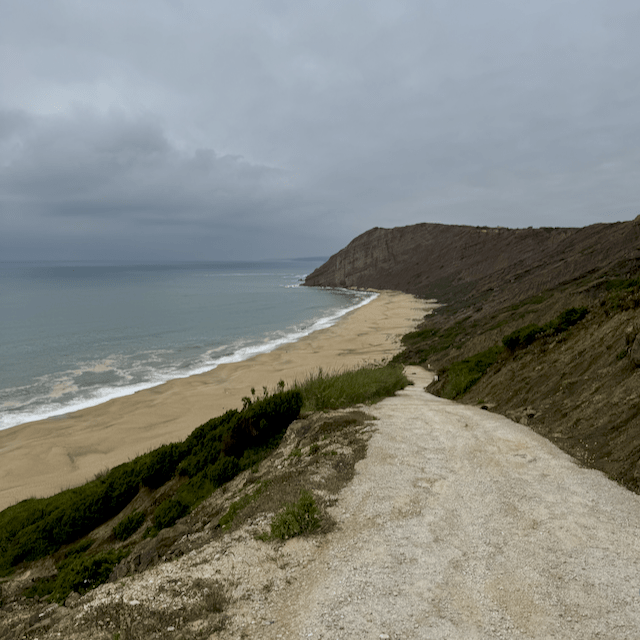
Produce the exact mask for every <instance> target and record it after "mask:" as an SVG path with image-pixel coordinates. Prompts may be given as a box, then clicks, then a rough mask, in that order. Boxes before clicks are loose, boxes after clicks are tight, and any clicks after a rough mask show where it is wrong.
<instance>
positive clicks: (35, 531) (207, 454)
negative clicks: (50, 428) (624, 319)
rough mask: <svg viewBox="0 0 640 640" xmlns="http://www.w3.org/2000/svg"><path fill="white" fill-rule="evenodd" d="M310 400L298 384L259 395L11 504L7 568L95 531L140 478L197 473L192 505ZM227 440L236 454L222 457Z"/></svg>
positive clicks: (1, 556)
mask: <svg viewBox="0 0 640 640" xmlns="http://www.w3.org/2000/svg"><path fill="white" fill-rule="evenodd" d="M302 402H303V400H302V395H301V393H300V391H298V390H291V391H286V392H281V393H277V394H274V395H272V396H268V397H264V398H262V399H260V400H256V401H254V402H251V403H250V405H249V406H247V407H246V408H245V410H243V411H242V412H239V411H235V410H233V411H228V412H227V413H225V414H224V415H222V416H220V417H218V418H215V419H213V420H210V421H208V422H206V423H205V424H204V425H201V426H200V427H198V428H196V429H195V430H194V431H193V433H192V434H191V435H190V436H189V437H188V438H187V439H186V440H185V441H184V442H182V443H174V444H169V445H164V446H162V447H159V448H158V449H155V450H153V451H151V452H149V453H146V454H144V455H141V456H138V457H137V458H134V459H133V460H131V461H130V462H126V463H124V464H121V465H118V466H117V467H114V468H113V469H111V470H110V471H108V472H106V473H104V474H102V475H101V476H100V477H98V478H96V479H94V480H92V481H91V482H88V483H87V484H84V485H82V486H80V487H76V488H74V489H69V490H67V491H63V492H61V493H58V494H56V495H54V496H52V497H50V498H43V499H32V500H25V501H23V502H21V503H19V504H17V505H14V506H13V507H9V508H8V509H5V510H4V511H3V512H2V513H0V575H6V574H8V573H10V572H11V570H12V568H13V567H15V566H16V565H18V564H20V563H21V562H26V561H32V560H37V559H38V558H42V557H44V556H46V555H48V554H50V553H54V552H55V551H57V550H58V549H60V547H62V546H63V545H65V544H69V543H71V542H73V541H75V540H78V539H79V538H81V537H83V536H85V535H87V534H88V533H90V532H91V531H92V530H93V529H95V528H96V527H98V526H100V525H102V524H103V523H105V522H106V521H108V520H110V519H111V518H113V517H115V516H116V515H117V514H118V513H120V511H122V509H124V507H126V505H127V504H129V502H130V501H131V500H132V499H133V498H134V497H135V496H136V495H137V493H138V491H139V489H140V486H147V487H149V488H151V489H154V488H157V487H159V486H161V485H162V484H164V483H165V482H167V481H168V480H170V479H171V478H172V477H174V476H175V475H176V473H180V474H182V475H185V476H187V477H189V478H190V480H189V483H192V485H193V486H190V487H189V486H188V487H184V485H183V487H181V491H182V494H183V496H182V499H180V500H179V501H178V502H179V504H181V505H187V506H186V510H188V509H189V508H190V507H192V506H193V505H194V504H195V503H196V502H197V501H199V500H202V499H204V498H205V497H206V496H207V495H209V494H210V493H211V492H212V491H213V490H214V489H215V488H216V487H218V486H220V484H221V483H223V482H225V481H227V480H229V479H231V477H233V474H234V473H238V472H239V471H242V470H244V469H245V468H250V467H251V466H253V465H254V464H256V463H257V462H259V461H260V460H261V459H263V458H264V456H265V455H266V452H267V450H268V449H269V448H270V447H274V446H277V445H278V444H279V442H280V438H281V437H282V435H283V434H284V431H285V430H286V428H287V427H288V426H289V424H290V423H291V422H292V421H293V420H294V419H295V418H297V417H298V415H299V413H300V408H301V406H302ZM225 446H226V447H227V450H228V451H229V452H233V454H234V455H227V459H225V458H223V459H222V461H221V462H219V460H220V457H221V455H222V454H223V453H224V448H225ZM216 465H218V466H217V467H216ZM209 467H213V469H212V470H211V474H210V475H211V478H206V477H203V476H200V475H199V474H201V473H204V472H205V471H206V470H208V469H209ZM204 475H206V474H204ZM189 483H187V484H189ZM186 496H189V498H190V499H186ZM168 508H169V507H168V506H167V507H164V509H168ZM172 509H173V511H172V512H171V513H172V514H173V513H174V512H178V511H180V510H181V509H182V515H184V514H185V512H184V509H185V507H184V506H183V507H179V508H178V507H176V506H175V505H173V507H172ZM169 515H170V514H169V512H167V513H166V514H164V513H163V512H162V511H161V512H160V517H159V518H158V519H157V521H156V522H154V526H155V528H156V529H158V530H159V528H162V526H169V525H167V524H166V523H167V522H170V521H171V517H173V516H171V517H166V516H169ZM178 517H181V516H178ZM176 519H177V518H176ZM174 522H175V520H174Z"/></svg>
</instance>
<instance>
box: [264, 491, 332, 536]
mask: <svg viewBox="0 0 640 640" xmlns="http://www.w3.org/2000/svg"><path fill="white" fill-rule="evenodd" d="M319 527H320V511H319V509H318V506H317V505H316V501H315V499H314V497H313V494H312V493H311V492H310V491H308V490H307V489H303V490H302V491H301V492H300V497H299V498H298V500H297V501H296V502H293V503H290V504H287V505H286V506H285V508H284V509H283V510H282V511H281V512H280V513H278V514H276V515H275V516H274V517H273V519H272V521H271V535H270V536H269V537H270V538H271V539H279V540H288V539H289V538H294V537H295V536H301V535H305V534H308V533H312V532H313V531H316V530H317V529H318V528H319Z"/></svg>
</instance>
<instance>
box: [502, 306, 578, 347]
mask: <svg viewBox="0 0 640 640" xmlns="http://www.w3.org/2000/svg"><path fill="white" fill-rule="evenodd" d="M587 313H589V309H587V307H571V308H570V309H565V310H564V311H563V312H562V313H560V314H559V315H558V316H556V317H555V318H554V319H553V320H550V321H549V322H547V323H546V324H544V325H542V326H540V325H537V324H528V325H526V326H524V327H520V328H519V329H516V330H515V331H512V332H511V333H510V334H508V335H506V336H504V338H502V344H503V345H504V346H505V347H506V348H507V349H508V350H509V351H510V352H511V353H514V352H515V351H517V350H518V349H524V348H526V347H528V346H529V345H531V344H533V343H534V342H535V341H536V340H537V339H538V338H539V337H541V336H557V335H560V334H561V333H564V332H565V331H568V330H569V329H570V328H571V327H573V326H574V325H575V324H577V323H578V322H580V320H583V319H584V318H585V316H586V315H587Z"/></svg>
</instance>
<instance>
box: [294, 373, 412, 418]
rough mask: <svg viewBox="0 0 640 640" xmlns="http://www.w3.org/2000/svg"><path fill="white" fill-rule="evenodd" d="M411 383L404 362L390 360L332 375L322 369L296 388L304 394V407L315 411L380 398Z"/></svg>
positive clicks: (306, 410) (369, 401) (308, 410)
mask: <svg viewBox="0 0 640 640" xmlns="http://www.w3.org/2000/svg"><path fill="white" fill-rule="evenodd" d="M407 384H408V381H407V378H406V376H405V375H404V373H403V370H402V366H401V365H400V364H397V363H387V364H385V365H383V366H367V367H363V368H361V369H353V370H350V371H343V372H339V373H333V374H329V375H327V374H325V373H324V372H323V371H322V369H319V370H318V372H317V373H316V374H313V375H310V376H309V377H308V378H307V379H306V380H304V381H303V382H297V383H296V385H295V388H296V389H298V390H299V391H300V392H301V393H302V396H303V398H304V404H303V406H302V410H303V411H304V412H312V411H328V410H333V409H341V408H344V407H349V406H353V405H355V404H364V403H374V402H378V401H379V400H382V399H383V398H387V397H388V396H392V395H393V394H394V393H395V392H396V391H399V390H400V389H404V387H406V386H407Z"/></svg>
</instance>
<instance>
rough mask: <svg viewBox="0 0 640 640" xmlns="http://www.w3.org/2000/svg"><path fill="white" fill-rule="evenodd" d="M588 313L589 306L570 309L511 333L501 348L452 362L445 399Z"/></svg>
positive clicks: (443, 388) (444, 385)
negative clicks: (546, 320) (500, 363)
mask: <svg viewBox="0 0 640 640" xmlns="http://www.w3.org/2000/svg"><path fill="white" fill-rule="evenodd" d="M588 312H589V310H588V309H587V307H571V308H569V309H566V310H565V311H563V312H562V313H560V314H558V315H557V316H556V317H555V318H554V319H553V320H550V321H549V322H547V323H545V324H543V325H538V324H527V325H525V326H523V327H520V328H519V329H516V330H515V331H512V332H511V333H509V334H508V335H506V336H504V337H503V338H502V345H498V346H493V347H490V348H489V349H485V350H484V351H481V352H480V353H476V354H475V355H473V356H470V357H469V358H465V359H464V360H459V361H457V362H454V363H452V364H451V365H449V367H448V368H447V369H446V370H445V371H444V382H443V383H442V385H441V389H440V390H441V394H442V396H443V397H445V398H449V399H451V400H453V399H455V398H458V397H460V396H462V395H463V394H465V393H466V392H467V391H468V390H469V389H471V387H472V386H473V385H474V384H476V382H478V380H480V378H482V376H483V375H484V374H485V373H486V372H487V371H488V370H489V368H490V367H492V366H493V365H495V364H497V363H499V362H500V361H501V360H504V359H505V356H506V355H509V354H510V355H513V354H514V353H516V352H517V351H518V350H520V349H526V348H527V347H528V346H530V345H532V344H533V343H534V342H535V341H536V340H538V339H540V338H544V337H553V336H558V335H560V334H562V333H564V332H565V331H568V330H569V329H570V328H571V327H573V326H574V325H576V324H577V323H578V322H580V321H581V320H583V319H584V318H585V317H586V315H587V313H588Z"/></svg>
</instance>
